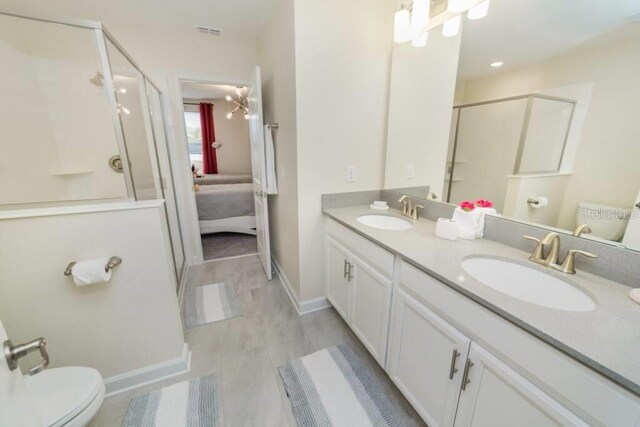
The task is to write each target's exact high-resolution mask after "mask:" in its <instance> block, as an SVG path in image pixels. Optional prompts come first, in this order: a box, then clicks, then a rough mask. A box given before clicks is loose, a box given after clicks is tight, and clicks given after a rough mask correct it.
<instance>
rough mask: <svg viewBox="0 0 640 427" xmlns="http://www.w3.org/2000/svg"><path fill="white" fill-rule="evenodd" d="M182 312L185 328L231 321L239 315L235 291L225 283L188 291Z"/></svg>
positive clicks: (230, 285) (229, 284)
mask: <svg viewBox="0 0 640 427" xmlns="http://www.w3.org/2000/svg"><path fill="white" fill-rule="evenodd" d="M184 310H185V317H186V323H187V328H193V327H195V326H200V325H204V324H207V323H213V322H218V321H220V320H225V319H231V318H232V317H236V316H239V315H240V314H241V312H240V306H239V304H238V299H237V297H236V291H235V289H234V288H233V285H232V284H231V283H227V282H220V283H213V284H211V285H204V286H198V287H197V288H193V289H189V291H188V293H187V299H186V301H185V308H184Z"/></svg>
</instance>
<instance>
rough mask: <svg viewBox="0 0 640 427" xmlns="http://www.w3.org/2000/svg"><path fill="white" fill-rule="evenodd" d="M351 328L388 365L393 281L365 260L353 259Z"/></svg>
mask: <svg viewBox="0 0 640 427" xmlns="http://www.w3.org/2000/svg"><path fill="white" fill-rule="evenodd" d="M350 261H351V264H352V266H353V267H352V268H351V270H352V271H351V276H352V277H353V282H352V283H353V284H352V285H351V286H352V289H351V295H352V298H351V299H352V301H353V302H352V303H351V328H352V329H353V332H355V334H356V335H357V336H358V338H360V340H361V341H362V343H363V344H364V346H365V347H367V349H368V350H369V352H370V353H371V354H372V355H373V357H374V358H375V359H376V360H377V361H378V363H380V365H382V366H384V364H385V359H386V355H387V354H386V349H387V337H388V335H389V329H388V325H389V313H390V311H391V288H392V283H391V280H389V279H387V278H386V277H384V276H383V275H382V274H380V273H379V272H378V271H376V270H375V269H374V268H373V267H371V266H369V265H368V264H367V263H366V262H364V261H362V260H361V259H359V258H357V257H354V256H352V257H351V260H350Z"/></svg>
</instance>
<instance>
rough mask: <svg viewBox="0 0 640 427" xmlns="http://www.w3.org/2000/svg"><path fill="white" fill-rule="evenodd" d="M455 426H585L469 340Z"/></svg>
mask: <svg viewBox="0 0 640 427" xmlns="http://www.w3.org/2000/svg"><path fill="white" fill-rule="evenodd" d="M467 363H468V364H469V368H468V373H467V375H466V376H467V381H466V384H465V386H464V387H463V388H464V389H463V390H462V392H461V393H460V403H459V406H458V414H457V416H456V424H455V425H456V427H463V426H473V427H502V426H504V427H518V426H523V427H525V426H536V427H545V426H587V424H586V423H585V422H583V421H582V420H581V419H580V418H578V417H577V416H575V415H574V414H573V413H571V412H570V411H569V410H568V409H566V408H565V407H564V406H562V405H561V404H560V403H558V402H557V401H555V400H554V399H552V398H551V397H550V396H548V395H547V394H546V393H544V392H543V391H542V390H540V389H539V388H537V387H536V386H534V385H533V384H532V383H530V382H529V381H527V380H526V379H524V378H523V377H522V376H520V374H518V373H516V372H515V371H513V370H512V369H511V368H509V367H508V366H507V365H505V364H504V363H503V362H501V361H500V360H498V359H497V358H496V357H495V356H493V355H492V354H490V353H489V352H488V351H486V350H484V349H483V348H482V347H480V346H479V345H478V344H476V343H473V344H471V351H470V352H469V359H468V361H467Z"/></svg>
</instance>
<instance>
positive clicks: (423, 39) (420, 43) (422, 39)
mask: <svg viewBox="0 0 640 427" xmlns="http://www.w3.org/2000/svg"><path fill="white" fill-rule="evenodd" d="M428 39H429V33H428V32H425V33H422V34H420V35H419V36H415V37H414V38H413V39H412V40H411V46H413V47H425V46H426V45H427V40H428Z"/></svg>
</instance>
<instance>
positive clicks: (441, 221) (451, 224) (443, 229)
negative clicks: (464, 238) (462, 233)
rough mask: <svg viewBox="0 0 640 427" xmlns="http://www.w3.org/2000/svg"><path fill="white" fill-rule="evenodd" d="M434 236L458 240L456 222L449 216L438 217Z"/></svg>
mask: <svg viewBox="0 0 640 427" xmlns="http://www.w3.org/2000/svg"><path fill="white" fill-rule="evenodd" d="M436 236H438V237H441V238H443V239H447V240H458V224H457V223H456V222H455V221H454V220H452V219H449V218H438V222H437V224H436Z"/></svg>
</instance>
